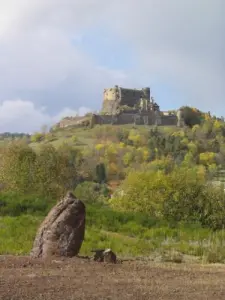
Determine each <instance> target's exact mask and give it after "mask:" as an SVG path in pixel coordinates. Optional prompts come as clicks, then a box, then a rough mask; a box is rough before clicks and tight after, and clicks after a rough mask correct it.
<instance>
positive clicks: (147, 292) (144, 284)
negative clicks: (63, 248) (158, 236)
mask: <svg viewBox="0 0 225 300" xmlns="http://www.w3.org/2000/svg"><path fill="white" fill-rule="evenodd" d="M0 299H2V300H3V299H4V300H18V299H21V300H22V299H23V300H27V299H29V300H37V299H43V300H45V299H46V300H59V299H60V300H72V299H74V300H80V299H82V300H83V299H92V300H94V299H96V300H101V299H102V300H103V299H104V300H109V299H114V300H120V299H121V300H122V299H123V300H128V299H129V300H130V299H132V300H142V299H143V300H144V299H146V300H147V299H152V300H158V299H164V300H168V299H171V300H176V299H179V300H183V299H185V300H188V299H191V300H200V299H202V300H207V299H216V300H220V299H221V300H222V299H223V300H224V299H225V266H221V265H220V266H215V265H214V266H200V265H185V264H180V265H176V264H173V265H172V264H153V263H151V262H148V263H147V262H134V261H130V262H123V263H122V264H116V265H113V264H112V265H111V264H104V263H95V262H91V261H89V260H85V259H81V258H72V259H63V260H62V259H57V258H56V259H55V260H51V261H45V262H44V261H41V260H34V259H31V258H29V257H13V256H0Z"/></svg>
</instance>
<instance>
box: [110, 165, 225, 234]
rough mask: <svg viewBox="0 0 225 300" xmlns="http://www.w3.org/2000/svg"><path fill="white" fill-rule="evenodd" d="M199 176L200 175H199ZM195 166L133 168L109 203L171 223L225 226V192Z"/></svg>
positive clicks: (218, 227)
mask: <svg viewBox="0 0 225 300" xmlns="http://www.w3.org/2000/svg"><path fill="white" fill-rule="evenodd" d="M201 176H202V175H201ZM201 176H200V175H199V173H198V170H197V169H194V168H192V169H187V168H175V169H174V170H173V171H172V172H171V173H169V174H166V173H165V172H163V171H157V172H153V171H148V172H132V173H130V174H129V175H128V177H127V178H126V179H125V180H124V182H123V184H122V185H121V187H120V188H119V189H118V190H117V191H116V192H115V193H114V195H113V197H112V199H111V200H110V204H111V206H112V207H113V208H116V209H119V210H122V211H133V212H142V213H145V214H148V215H149V216H151V217H159V218H165V220H167V221H168V222H170V223H174V222H175V223H179V222H181V221H182V222H200V223H201V225H202V226H207V227H210V228H212V229H220V228H223V227H224V226H225V220H224V217H223V216H224V214H225V193H224V191H223V189H222V188H216V187H214V186H211V185H209V184H207V183H206V179H204V178H203V179H202V177H201Z"/></svg>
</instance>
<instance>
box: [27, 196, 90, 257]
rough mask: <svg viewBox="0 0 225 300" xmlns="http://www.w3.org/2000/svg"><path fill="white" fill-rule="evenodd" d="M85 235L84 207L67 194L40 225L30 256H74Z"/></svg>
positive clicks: (80, 202)
mask: <svg viewBox="0 0 225 300" xmlns="http://www.w3.org/2000/svg"><path fill="white" fill-rule="evenodd" d="M84 234H85V205H84V204H83V202H82V201H80V200H78V199H76V198H75V196H74V195H73V194H72V193H70V192H69V193H68V194H67V195H66V197H65V198H64V199H62V200H61V201H60V202H59V203H58V204H57V205H56V206H54V207H53V208H52V209H51V211H50V212H49V214H48V216H47V217H46V218H45V220H44V222H43V223H42V224H41V226H40V228H39V230H38V232H37V235H36V238H35V240H34V244H33V249H32V251H31V254H30V255H31V256H33V257H43V258H47V257H51V256H69V257H72V256H75V255H77V254H78V253H79V251H80V248H81V245H82V242H83V240H84Z"/></svg>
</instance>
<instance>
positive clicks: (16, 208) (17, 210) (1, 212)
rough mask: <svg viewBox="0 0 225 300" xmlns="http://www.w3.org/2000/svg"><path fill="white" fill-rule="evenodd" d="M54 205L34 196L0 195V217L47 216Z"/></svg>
mask: <svg viewBox="0 0 225 300" xmlns="http://www.w3.org/2000/svg"><path fill="white" fill-rule="evenodd" d="M52 205H53V202H49V201H47V200H46V199H43V198H42V197H38V196H34V195H20V194H17V193H10V192H8V193H2V192H1V193H0V216H13V217H15V216H20V215H22V214H37V215H46V214H47V213H48V211H49V210H50V209H51V207H52Z"/></svg>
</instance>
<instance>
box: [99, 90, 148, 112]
mask: <svg viewBox="0 0 225 300" xmlns="http://www.w3.org/2000/svg"><path fill="white" fill-rule="evenodd" d="M141 99H145V100H147V101H148V102H150V88H148V87H147V88H143V89H141V90H138V89H126V88H122V87H118V86H117V85H115V86H114V88H109V89H104V96H103V105H102V110H101V112H102V113H103V114H109V115H113V114H116V112H117V110H118V108H119V107H121V106H128V107H133V108H134V107H136V106H138V105H139V103H140V101H141Z"/></svg>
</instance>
